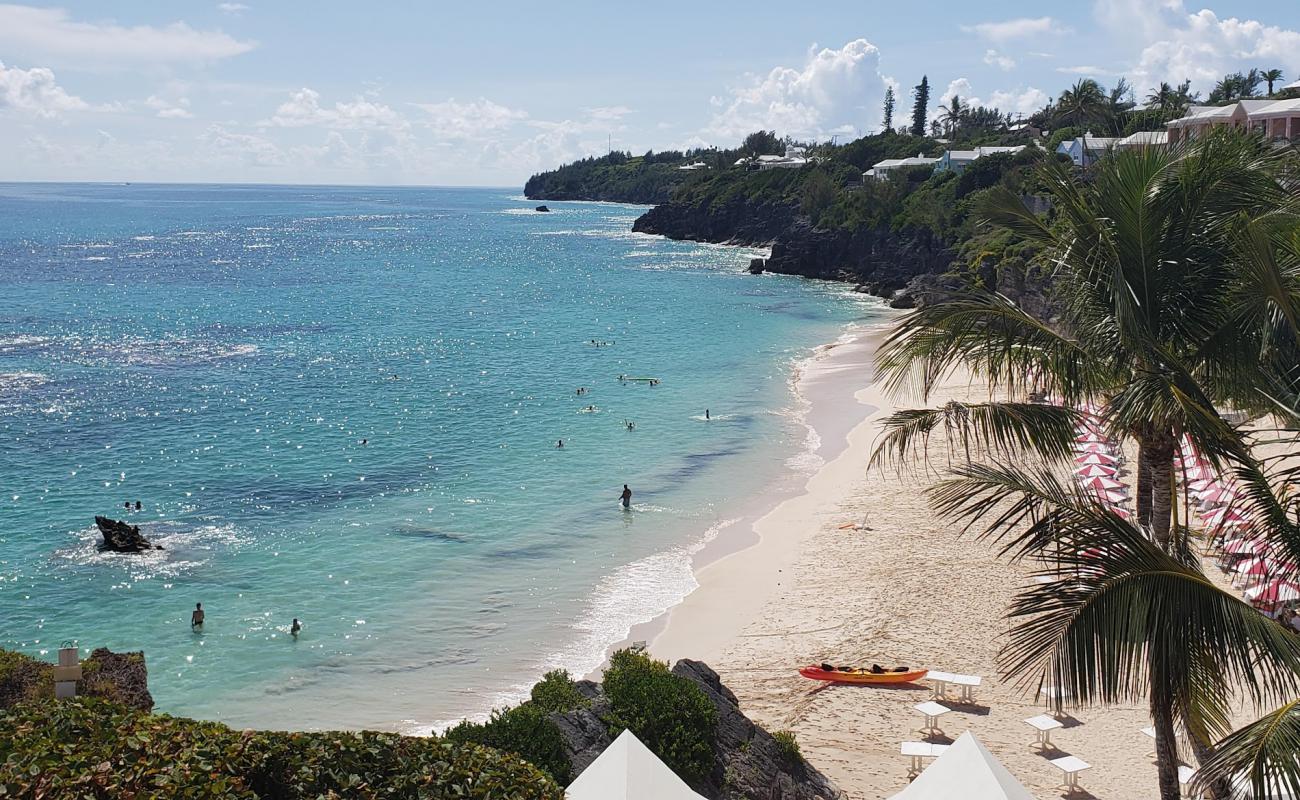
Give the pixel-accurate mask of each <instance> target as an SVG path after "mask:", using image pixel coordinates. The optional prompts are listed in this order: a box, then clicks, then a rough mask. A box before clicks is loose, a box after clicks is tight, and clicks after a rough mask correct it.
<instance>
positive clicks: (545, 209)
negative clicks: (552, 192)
mask: <svg viewBox="0 0 1300 800" xmlns="http://www.w3.org/2000/svg"><path fill="white" fill-rule="evenodd" d="M534 210H536V211H540V212H542V213H543V214H549V213H551V210H550V209H549V208H547V207H546V206H538V207H537V208H536V209H534Z"/></svg>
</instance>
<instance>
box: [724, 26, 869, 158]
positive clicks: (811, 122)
mask: <svg viewBox="0 0 1300 800" xmlns="http://www.w3.org/2000/svg"><path fill="white" fill-rule="evenodd" d="M879 65H880V51H879V50H878V49H877V48H876V46H875V45H873V44H871V43H870V42H868V41H867V40H866V39H855V40H853V41H851V42H849V43H847V44H845V45H844V46H843V47H841V48H840V49H838V50H836V49H831V48H826V49H822V50H817V49H816V48H813V49H811V50H809V53H808V58H807V60H806V61H805V63H804V65H803V67H802V68H799V69H796V68H792V67H776V68H775V69H773V70H772V71H771V72H769V73H768V74H767V75H765V76H762V77H754V78H751V79H750V81H749V82H748V84H747V85H744V86H741V87H739V88H735V89H732V91H731V94H730V96H729V97H725V98H718V97H715V98H713V100H712V104H713V106H714V108H715V109H716V111H715V113H714V116H713V119H712V121H711V122H710V123H709V125H708V126H707V128H706V132H707V133H709V134H712V135H714V136H718V137H722V138H725V139H729V140H736V139H738V138H739V137H741V136H744V135H745V134H747V133H750V132H752V131H755V130H758V129H759V128H763V129H769V130H775V131H777V133H779V134H782V135H788V136H796V137H801V138H809V137H814V138H815V137H821V136H825V135H826V134H827V133H828V132H830V131H832V130H842V129H845V128H848V129H854V128H867V127H872V126H874V125H876V124H877V123H878V122H879V120H880V115H881V110H880V103H881V99H882V98H883V97H884V93H885V81H884V79H883V78H882V77H881V75H880V70H879Z"/></svg>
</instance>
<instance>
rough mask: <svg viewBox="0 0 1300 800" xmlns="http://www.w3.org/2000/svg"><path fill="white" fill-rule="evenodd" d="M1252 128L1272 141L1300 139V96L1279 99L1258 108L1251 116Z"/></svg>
mask: <svg viewBox="0 0 1300 800" xmlns="http://www.w3.org/2000/svg"><path fill="white" fill-rule="evenodd" d="M1249 123H1250V127H1251V130H1256V131H1259V132H1260V133H1262V134H1264V138H1266V139H1270V140H1272V141H1275V142H1277V141H1294V140H1296V139H1300V98H1297V99H1293V100H1278V101H1276V102H1273V103H1270V104H1268V105H1266V106H1264V107H1263V108H1260V109H1257V110H1256V111H1254V112H1253V113H1252V114H1251V115H1250V117H1249Z"/></svg>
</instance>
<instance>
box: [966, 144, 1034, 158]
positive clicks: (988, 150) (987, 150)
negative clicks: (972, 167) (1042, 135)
mask: <svg viewBox="0 0 1300 800" xmlns="http://www.w3.org/2000/svg"><path fill="white" fill-rule="evenodd" d="M1024 149H1025V146H1024V145H1023V144H1018V145H1015V146H1014V147H1006V146H997V147H991V146H985V145H981V146H979V147H977V148H975V152H976V154H977V157H978V158H983V157H984V156H991V155H993V154H994V153H1019V152H1020V151H1021V150H1024Z"/></svg>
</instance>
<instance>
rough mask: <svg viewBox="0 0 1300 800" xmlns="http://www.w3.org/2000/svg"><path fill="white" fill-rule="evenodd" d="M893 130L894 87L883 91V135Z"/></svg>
mask: <svg viewBox="0 0 1300 800" xmlns="http://www.w3.org/2000/svg"><path fill="white" fill-rule="evenodd" d="M893 129H894V87H892V86H890V87H888V88H886V89H885V130H884V132H885V133H889V132H890V131H892V130H893Z"/></svg>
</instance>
